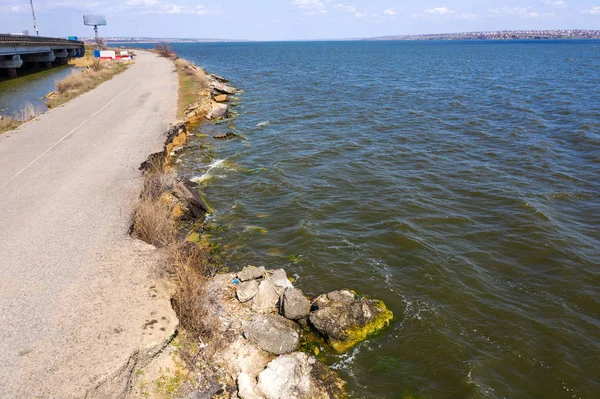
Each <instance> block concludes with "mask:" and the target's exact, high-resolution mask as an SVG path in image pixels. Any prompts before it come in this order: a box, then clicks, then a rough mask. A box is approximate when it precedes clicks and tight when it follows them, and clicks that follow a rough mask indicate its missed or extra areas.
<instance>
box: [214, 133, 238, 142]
mask: <svg viewBox="0 0 600 399" xmlns="http://www.w3.org/2000/svg"><path fill="white" fill-rule="evenodd" d="M234 137H237V134H235V133H234V132H227V133H221V134H215V135H214V136H213V138H214V139H217V140H223V139H232V138H234Z"/></svg>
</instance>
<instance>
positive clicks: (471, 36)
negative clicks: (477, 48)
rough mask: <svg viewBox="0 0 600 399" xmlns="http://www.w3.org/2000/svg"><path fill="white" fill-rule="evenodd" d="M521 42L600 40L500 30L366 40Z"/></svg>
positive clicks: (565, 32) (578, 32)
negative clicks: (525, 40)
mask: <svg viewBox="0 0 600 399" xmlns="http://www.w3.org/2000/svg"><path fill="white" fill-rule="evenodd" d="M519 39H521V40H523V39H600V30H591V29H558V30H500V31H490V32H460V33H439V34H425V35H404V36H382V37H374V38H371V39H368V40H519Z"/></svg>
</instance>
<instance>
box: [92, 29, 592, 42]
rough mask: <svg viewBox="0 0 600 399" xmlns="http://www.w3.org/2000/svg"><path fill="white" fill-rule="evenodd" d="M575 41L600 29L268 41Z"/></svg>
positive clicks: (114, 39) (142, 39)
mask: <svg viewBox="0 0 600 399" xmlns="http://www.w3.org/2000/svg"><path fill="white" fill-rule="evenodd" d="M572 39H600V30H597V29H554V30H510V31H509V30H504V31H486V32H459V33H428V34H418V35H390V36H378V37H371V38H368V37H367V38H337V39H334V38H330V39H312V40H300V39H299V40H268V41H266V42H270V41H272V42H282V41H283V42H288V41H289V42H297V41H311V42H312V41H315V42H317V41H386V40H390V41H391V40H398V41H415V40H482V41H484V40H486V41H490V40H494V41H508V40H572ZM81 40H83V41H84V42H95V39H94V38H91V37H83V38H81ZM104 41H105V42H106V43H134V44H135V43H253V42H262V41H260V40H236V39H197V38H159V37H157V38H152V37H106V38H104Z"/></svg>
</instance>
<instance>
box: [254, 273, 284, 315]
mask: <svg viewBox="0 0 600 399" xmlns="http://www.w3.org/2000/svg"><path fill="white" fill-rule="evenodd" d="M279 295H280V294H279V292H278V291H277V289H276V288H275V286H273V284H272V283H271V282H270V281H268V280H263V281H261V283H260V285H259V286H258V292H257V293H256V295H255V296H254V298H252V310H253V311H254V312H257V313H270V312H273V311H275V310H276V308H277V303H278V302H279Z"/></svg>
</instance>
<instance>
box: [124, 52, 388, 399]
mask: <svg viewBox="0 0 600 399" xmlns="http://www.w3.org/2000/svg"><path fill="white" fill-rule="evenodd" d="M177 61H179V62H178V63H177ZM177 61H176V67H177V69H178V71H179V72H180V73H181V72H183V73H184V74H186V75H187V76H195V77H197V78H198V76H200V77H199V78H198V79H199V82H200V83H199V84H200V85H202V86H203V88H202V89H200V90H199V91H198V93H199V95H198V97H197V99H198V101H195V102H194V103H192V104H191V105H189V106H187V107H185V109H184V112H183V114H184V116H185V118H186V121H184V122H180V123H177V124H175V125H173V126H172V127H171V128H170V129H169V131H168V132H167V140H166V143H165V147H164V149H163V150H162V151H161V152H158V153H155V154H152V155H151V156H150V157H149V158H148V160H147V161H146V162H144V163H143V164H142V166H141V169H142V170H143V171H144V174H145V184H144V190H143V192H142V195H141V198H140V202H139V203H138V205H137V206H136V210H135V212H134V216H133V226H132V234H133V235H134V236H136V237H138V238H140V239H143V240H144V241H146V242H149V243H151V244H153V245H155V246H159V247H165V248H166V249H167V252H168V254H169V261H168V263H167V265H166V266H165V270H164V271H165V273H167V274H168V275H169V277H170V281H171V282H172V284H171V291H172V298H173V299H172V304H173V308H174V309H175V311H176V312H177V315H178V317H179V320H180V327H179V337H178V338H177V339H176V341H175V342H174V343H173V345H172V348H171V350H168V351H165V352H164V353H163V356H162V357H161V359H159V360H158V361H157V363H156V364H158V365H154V366H151V367H150V368H148V371H147V374H144V373H145V372H144V371H143V372H142V373H138V374H137V375H136V378H135V380H134V381H133V382H132V390H131V395H132V396H141V397H147V395H152V396H153V397H175V396H186V395H190V394H191V395H192V396H191V397H197V398H211V397H215V398H238V397H239V398H242V399H254V398H267V399H271V398H282V399H283V398H290V397H296V398H298V399H301V398H341V397H345V396H347V395H346V391H345V383H344V381H343V380H341V379H340V378H339V377H338V376H337V374H336V373H335V372H334V371H332V370H330V369H329V368H328V367H327V366H326V365H325V364H324V363H323V362H322V361H321V360H320V358H322V356H323V355H324V353H327V352H328V351H332V352H344V351H346V350H347V349H349V348H350V347H352V346H353V345H355V344H357V343H359V342H361V341H363V340H365V339H367V338H368V337H369V336H371V335H373V334H376V333H378V332H379V331H380V330H382V329H383V328H385V327H386V326H388V325H389V323H390V321H391V320H392V318H393V314H392V313H391V311H389V310H388V309H387V308H386V307H385V305H384V304H383V303H382V302H380V301H376V300H371V299H368V298H364V297H361V296H360V295H358V294H357V293H355V292H353V291H350V290H340V291H334V292H330V293H326V294H323V295H320V296H318V297H316V298H309V297H307V296H305V295H304V294H303V293H302V292H301V291H300V290H299V289H297V288H296V287H294V285H293V280H292V279H290V278H288V277H287V274H286V272H285V270H283V269H277V270H268V269H266V268H265V267H262V266H261V267H254V266H248V267H245V268H244V269H243V270H242V271H240V272H238V273H225V270H226V265H225V264H223V262H222V260H221V258H220V257H219V254H218V249H217V248H215V246H213V245H212V243H211V241H210V237H209V234H207V231H206V227H207V226H204V217H205V215H206V214H209V213H213V211H212V209H211V207H210V206H209V205H208V204H207V201H206V199H205V198H204V196H203V195H202V193H201V191H200V190H199V188H198V187H197V186H196V185H195V184H194V183H192V182H191V181H189V180H186V179H183V178H181V177H178V176H177V173H176V171H175V169H174V167H173V164H174V162H173V161H174V158H176V156H177V152H178V151H179V150H180V149H182V148H183V146H184V145H185V143H186V141H187V139H188V136H189V135H190V134H189V132H188V125H189V124H190V123H197V122H199V121H201V120H211V121H215V120H219V119H224V118H231V117H235V115H234V114H233V113H232V112H230V110H229V107H228V106H227V102H228V101H229V100H230V97H231V96H233V97H235V96H236V94H237V93H238V92H237V90H236V89H235V88H233V87H231V86H229V85H228V84H227V83H228V81H227V80H226V79H224V78H221V77H218V76H215V75H208V74H206V73H204V71H203V70H201V69H199V68H198V67H196V66H193V65H191V64H189V63H187V61H182V60H177ZM177 64H179V65H177ZM200 71H201V72H200ZM225 136H226V137H228V138H231V137H235V136H236V133H234V132H230V133H228V134H227V135H225ZM226 137H221V136H219V137H214V138H215V139H219V138H226ZM165 370H168V371H165Z"/></svg>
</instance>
